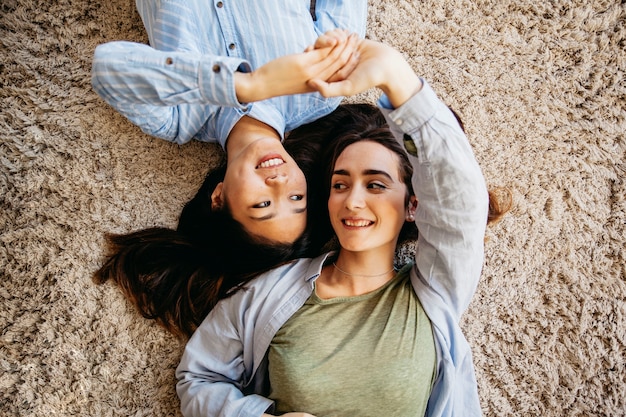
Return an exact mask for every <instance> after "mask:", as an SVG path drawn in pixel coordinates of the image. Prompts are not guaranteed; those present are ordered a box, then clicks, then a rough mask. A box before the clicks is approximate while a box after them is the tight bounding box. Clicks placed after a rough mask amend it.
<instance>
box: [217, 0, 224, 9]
mask: <svg viewBox="0 0 626 417" xmlns="http://www.w3.org/2000/svg"><path fill="white" fill-rule="evenodd" d="M217 7H219V8H220V9H221V8H222V7H224V3H222V2H221V1H218V2H217Z"/></svg>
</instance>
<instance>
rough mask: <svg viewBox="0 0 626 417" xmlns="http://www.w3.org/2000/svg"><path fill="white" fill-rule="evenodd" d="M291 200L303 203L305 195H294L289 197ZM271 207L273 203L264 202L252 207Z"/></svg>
mask: <svg viewBox="0 0 626 417" xmlns="http://www.w3.org/2000/svg"><path fill="white" fill-rule="evenodd" d="M289 199H290V200H291V201H302V200H303V199H304V195H302V194H296V195H292V196H290V197H289ZM271 205H272V202H271V201H262V202H260V203H259V204H255V205H254V206H252V207H254V208H266V207H269V206H271Z"/></svg>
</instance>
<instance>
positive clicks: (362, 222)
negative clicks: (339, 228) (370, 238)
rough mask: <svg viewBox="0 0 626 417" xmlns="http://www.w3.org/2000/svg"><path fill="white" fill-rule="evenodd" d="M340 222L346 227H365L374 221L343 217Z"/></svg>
mask: <svg viewBox="0 0 626 417" xmlns="http://www.w3.org/2000/svg"><path fill="white" fill-rule="evenodd" d="M341 222H342V223H343V224H344V225H346V226H348V227H367V226H371V225H372V224H374V222H373V221H370V220H351V219H344V220H342V221H341Z"/></svg>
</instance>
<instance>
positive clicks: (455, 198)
mask: <svg viewBox="0 0 626 417" xmlns="http://www.w3.org/2000/svg"><path fill="white" fill-rule="evenodd" d="M380 104H381V105H382V106H386V107H388V102H386V101H385V99H382V100H381V102H380ZM384 112H385V113H386V115H387V118H388V121H389V125H390V127H391V129H392V131H393V132H394V134H395V135H396V137H397V138H398V140H399V141H400V142H401V144H403V145H404V147H405V149H406V150H407V153H408V154H409V158H410V160H411V161H412V163H413V167H414V175H413V187H414V191H415V194H416V196H417V199H418V206H417V212H416V216H415V217H416V220H415V222H416V224H417V227H418V230H419V238H418V246H417V248H418V250H417V254H416V259H415V264H416V266H417V269H418V271H419V275H420V277H421V279H423V280H424V283H425V284H426V285H428V286H429V287H430V288H432V290H433V291H434V292H435V293H436V294H437V296H438V297H440V298H441V300H442V302H444V303H445V304H446V305H447V306H448V308H449V309H451V311H452V312H453V314H454V316H455V317H456V319H457V321H458V320H459V319H460V317H461V314H462V313H463V312H464V311H465V309H467V307H468V305H469V303H470V301H471V299H472V297H473V295H474V292H475V290H476V286H477V284H478V279H479V277H480V273H481V270H482V265H483V245H484V235H485V227H486V223H487V209H488V201H489V199H488V195H487V188H486V185H485V180H484V178H483V175H482V172H481V169H480V167H479V165H478V163H477V161H476V159H475V157H474V154H473V152H472V149H471V146H470V144H469V142H468V140H467V137H466V136H465V134H464V133H463V131H462V130H461V128H460V126H459V124H458V122H457V120H456V118H455V117H454V115H453V114H452V112H451V111H450V110H449V109H448V107H447V106H446V105H445V104H444V103H443V102H441V101H440V100H439V99H438V98H437V96H436V95H435V93H434V92H433V90H432V88H431V87H430V86H429V85H428V84H427V83H424V86H423V88H422V90H421V91H420V92H419V93H417V94H416V95H415V96H413V97H412V98H411V99H410V100H409V101H408V102H407V103H405V104H404V105H403V106H402V107H400V108H399V109H396V110H393V111H391V110H390V109H387V110H386V111H384Z"/></svg>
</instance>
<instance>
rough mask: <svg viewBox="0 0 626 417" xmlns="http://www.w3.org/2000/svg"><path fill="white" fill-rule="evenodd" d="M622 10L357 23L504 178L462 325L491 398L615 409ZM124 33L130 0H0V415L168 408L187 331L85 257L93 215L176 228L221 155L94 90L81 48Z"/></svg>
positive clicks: (625, 378)
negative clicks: (144, 120)
mask: <svg viewBox="0 0 626 417" xmlns="http://www.w3.org/2000/svg"><path fill="white" fill-rule="evenodd" d="M625 22H626V4H625V3H624V1H621V2H620V1H619V0H613V1H609V0H584V1H583V0H574V1H566V0H555V1H548V2H540V1H536V0H516V1H512V0H499V1H495V0H425V1H417V0H414V1H409V0H394V1H384V2H373V1H371V2H370V14H369V22H368V37H370V38H372V39H376V40H380V41H384V42H387V43H390V44H392V45H393V46H395V47H397V48H399V49H400V50H402V51H403V53H404V54H405V56H406V57H407V58H408V59H409V61H410V62H411V64H412V66H413V67H414V68H415V70H416V71H417V72H418V73H420V74H423V76H424V77H425V78H426V79H428V80H429V81H430V82H431V84H432V85H433V86H434V88H435V90H436V91H438V92H439V94H440V96H441V97H442V98H443V99H444V100H445V101H446V102H447V103H448V104H450V105H451V106H452V107H454V108H455V109H457V110H458V112H459V113H460V114H461V115H462V117H463V118H464V120H465V122H466V125H467V130H468V134H469V137H470V141H471V143H472V145H473V147H474V149H475V152H476V155H477V158H478V160H479V162H480V164H481V166H482V167H483V169H484V173H485V176H486V178H487V181H488V183H489V184H491V185H494V186H508V187H510V188H511V190H512V191H513V195H514V200H515V207H514V209H513V210H512V211H511V213H510V214H509V215H508V216H507V217H506V218H505V219H504V220H503V221H502V222H501V223H499V224H498V225H496V226H495V227H493V228H491V229H489V231H488V236H487V237H488V241H487V247H486V259H485V267H484V273H483V277H482V280H481V282H480V286H479V289H478V293H477V295H476V297H475V299H474V301H473V302H472V304H471V306H470V309H469V311H468V312H467V313H466V315H465V316H464V318H463V322H462V324H463V328H464V329H465V331H466V334H467V337H468V339H469V341H470V343H471V345H472V347H473V352H474V361H475V363H476V371H477V378H478V383H479V390H480V399H481V404H482V407H483V411H484V414H485V415H486V416H623V415H626V400H625V399H626V368H625V367H626V278H625V275H626V259H625V257H626V254H625V253H626V252H625V242H626V230H625V229H626V227H625V225H626V184H625V177H626V160H625V157H626V140H625V132H626V53H625V49H626V24H625ZM119 39H126V40H133V41H140V42H145V41H146V37H145V35H144V33H143V27H142V25H141V22H140V19H139V16H138V15H137V14H136V12H135V10H134V2H133V1H132V0H107V1H101V2H99V1H87V0H56V1H36V0H0V54H1V58H2V59H1V60H0V415H3V416H57V415H58V416H66V415H67V416H69V415H80V416H136V417H139V416H177V415H179V411H178V408H179V403H178V398H177V397H176V394H175V390H174V383H175V379H174V369H175V367H176V365H177V363H178V359H179V357H180V354H181V350H182V348H183V343H182V342H180V341H178V340H177V339H175V338H174V337H172V336H170V335H169V334H167V333H166V332H165V331H164V330H162V329H161V328H160V327H158V326H157V325H155V324H154V323H153V322H150V321H148V320H144V319H143V318H141V317H139V315H138V314H137V313H136V312H135V310H134V309H133V308H132V306H131V305H130V304H129V303H128V302H127V301H126V300H125V299H124V298H123V297H122V295H121V293H120V292H119V291H118V289H117V288H116V287H114V286H113V285H109V284H107V285H103V286H96V285H94V284H93V283H92V281H91V273H92V272H93V271H94V270H95V269H96V268H97V267H98V265H99V264H100V262H101V261H102V256H103V233H104V232H127V231H131V230H135V229H138V228H143V227H147V226H153V225H160V226H169V227H174V226H175V224H176V221H177V218H178V214H179V212H180V209H181V208H182V206H183V204H184V202H185V201H187V199H189V198H190V197H191V196H192V195H193V194H194V192H195V190H196V189H197V187H198V186H199V185H200V183H201V182H202V179H203V177H204V175H205V173H206V172H207V170H209V169H210V168H212V167H214V166H215V164H216V163H217V162H218V160H219V159H220V158H221V157H222V154H221V151H220V150H219V148H217V147H216V146H213V145H207V144H200V143H191V144H188V145H185V146H182V147H179V146H176V145H173V144H170V143H166V142H164V141H161V140H157V139H153V138H150V137H148V136H146V135H144V134H142V133H141V132H140V131H139V130H138V129H137V128H135V127H134V126H133V125H131V124H130V123H129V122H127V121H126V120H125V119H124V118H123V117H121V116H119V115H118V114H116V113H115V112H114V111H113V110H112V109H111V108H109V107H108V106H107V105H105V104H104V102H103V101H101V100H100V99H99V98H98V97H97V96H96V94H95V93H94V92H93V91H92V89H91V86H90V67H91V57H92V54H93V50H94V48H95V47H96V45H98V44H100V43H103V42H106V41H111V40H119ZM376 96H377V95H376V93H375V92H369V93H367V94H363V95H362V96H360V97H359V99H360V100H370V101H371V100H374V99H375V98H376ZM320 417H322V416H320Z"/></svg>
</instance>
